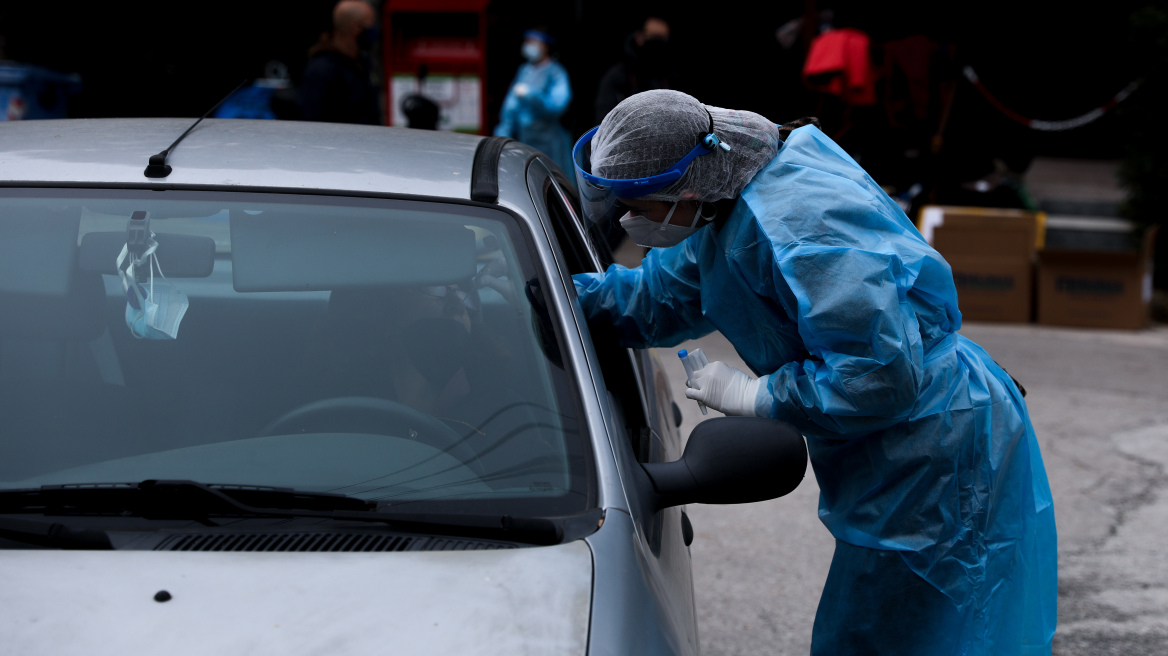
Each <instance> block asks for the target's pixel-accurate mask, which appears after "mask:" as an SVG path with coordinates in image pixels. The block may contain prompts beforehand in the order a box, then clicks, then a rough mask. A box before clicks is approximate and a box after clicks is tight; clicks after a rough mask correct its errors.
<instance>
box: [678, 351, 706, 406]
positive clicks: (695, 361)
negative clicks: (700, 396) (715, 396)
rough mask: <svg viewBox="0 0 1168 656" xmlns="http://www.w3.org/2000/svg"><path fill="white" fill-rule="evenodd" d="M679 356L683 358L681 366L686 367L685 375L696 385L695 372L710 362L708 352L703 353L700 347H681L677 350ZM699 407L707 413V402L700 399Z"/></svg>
mask: <svg viewBox="0 0 1168 656" xmlns="http://www.w3.org/2000/svg"><path fill="white" fill-rule="evenodd" d="M677 357H679V358H681V366H683V367H685V376H686V379H687V380H688V382H689V386H690V387H693V386H694V372H695V371H697V370H698V369H701V368H702V367H704V366H706V365H708V364H710V361H709V360H707V359H706V354H705V353H702V350H701V349H700V348H698V349H694V350H692V351H687V350H685V349H681V350H680V351H678V352H677ZM698 408H699V409H701V411H702V414H703V415H704V414H706V404H705V403H702V402H701V401H698Z"/></svg>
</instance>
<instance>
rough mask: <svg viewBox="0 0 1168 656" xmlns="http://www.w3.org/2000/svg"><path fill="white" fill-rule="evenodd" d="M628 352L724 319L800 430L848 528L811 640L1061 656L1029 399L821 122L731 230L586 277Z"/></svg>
mask: <svg viewBox="0 0 1168 656" xmlns="http://www.w3.org/2000/svg"><path fill="white" fill-rule="evenodd" d="M575 282H576V288H577V292H578V295H579V299H580V305H581V307H582V309H583V311H584V313H585V315H586V316H587V317H588V319H589V321H590V322H593V323H611V324H613V325H615V326H616V328H617V330H618V332H619V334H620V335H621V339H622V341H623V343H624V344H625V345H626V346H630V347H634V348H638V347H649V346H672V345H676V344H677V343H679V342H681V341H683V340H686V339H691V338H696V337H700V336H701V335H705V334H707V333H709V332H711V331H713V330H715V329H717V330H720V331H721V332H722V333H723V334H724V335H725V336H726V337H727V338H728V339H729V340H730V342H731V343H732V344H733V345H734V347H735V349H736V350H737V351H738V354H739V355H740V356H741V357H742V359H743V360H744V361H745V362H746V364H747V365H748V366H749V367H750V368H751V369H752V370H753V371H754V372H755V373H756V374H758V375H760V376H766V377H767V380H766V390H767V391H768V392H769V394H770V395H771V397H772V400H773V405H772V409H771V415H772V416H773V417H776V418H778V419H782V420H785V421H787V422H790V423H791V424H793V425H795V426H796V427H797V428H798V429H799V430H800V431H802V432H803V434H804V435H805V436H806V437H807V443H808V450H809V453H810V457H811V464H812V467H813V469H814V471H815V476H816V479H817V480H818V482H819V487H820V490H821V494H820V502H819V516H820V519H821V520H822V521H823V523H824V524H825V525H826V526H827V528H828V529H829V530H830V531H831V533H832V535H834V536H835V538H836V543H837V547H836V553H835V557H834V558H833V560H832V567H831V572H830V573H829V575H828V580H827V583H826V585H825V588H824V592H823V597H822V599H821V601H820V607H819V612H818V613H817V616H816V622H815V628H814V632H813V643H812V652H813V653H822V654H853V653H864V654H885V653H887V654H918V653H919V654H995V655H1008V654H1028V655H1029V654H1049V653H1050V649H1051V638H1052V637H1053V635H1054V629H1055V605H1056V595H1057V555H1056V541H1055V525H1054V508H1053V505H1052V501H1051V495H1050V488H1049V486H1048V484H1047V479H1046V473H1045V470H1044V469H1043V465H1042V456H1041V455H1040V454H1039V450H1038V444H1037V441H1036V439H1035V436H1034V430H1033V428H1032V427H1031V425H1030V419H1029V416H1028V414H1027V410H1026V404H1025V402H1024V401H1023V399H1022V396H1021V395H1020V393H1019V392H1018V389H1017V387H1016V386H1015V385H1014V384H1013V383H1012V381H1011V379H1010V377H1009V376H1008V375H1007V374H1006V373H1005V372H1004V371H1003V370H1002V368H1001V367H999V366H998V365H997V364H996V363H995V362H994V361H993V360H992V359H991V358H990V356H989V355H987V354H986V352H985V351H984V350H982V349H981V348H980V347H979V346H977V345H976V344H974V343H973V342H971V341H970V340H968V339H966V338H964V337H962V336H960V335H958V334H956V332H955V331H956V330H958V329H959V328H960V325H961V315H960V313H959V312H958V309H957V292H956V290H955V288H954V285H953V276H952V273H951V271H950V268H949V265H948V264H947V263H946V262H945V261H944V260H943V259H942V258H941V256H940V255H939V254H938V253H937V252H936V251H935V250H933V249H932V248H931V247H930V246H929V245H928V244H927V243H926V242H925V241H924V240H923V239H922V238H921V236H920V234H919V233H918V232H917V230H916V228H915V227H914V226H913V225H912V223H911V222H909V220H908V218H907V217H906V216H905V215H904V213H903V212H902V211H901V210H900V208H899V207H898V206H897V205H896V204H895V203H894V202H893V201H892V200H891V199H890V198H888V196H887V195H885V194H884V193H883V192H882V191H881V189H880V187H879V186H877V185H876V183H875V182H874V181H873V180H872V179H871V178H870V177H869V176H868V175H867V174H866V173H864V171H863V170H862V169H861V168H860V167H859V165H857V164H856V163H855V161H854V160H852V158H851V157H849V156H848V155H847V154H846V153H844V152H843V150H841V149H840V148H839V146H837V145H836V144H835V143H834V142H833V141H831V140H830V139H828V138H827V137H826V136H825V135H824V134H823V133H822V132H820V131H819V130H818V129H817V128H815V127H811V126H808V127H803V128H800V129H797V130H795V131H793V132H792V133H791V135H790V137H789V138H788V139H787V141H786V142H785V143H784V144H783V146H782V147H781V148H780V150H779V152H778V154H777V155H776V156H775V157H774V159H773V160H772V161H771V162H770V163H769V164H768V165H767V166H766V167H765V168H764V169H762V170H761V171H760V172H759V173H758V174H756V175H755V177H754V178H753V179H752V181H751V182H750V184H749V185H748V186H747V187H746V189H745V190H744V191H743V192H742V194H741V196H740V197H739V199H738V202H737V204H736V205H735V206H734V209H733V211H732V212H731V213H730V215H729V217H728V218H727V219H726V220H725V222H724V223H722V224H721V225H720V226H714V227H710V228H706V229H703V230H700V231H698V232H697V233H695V234H694V235H692V236H691V237H689V238H688V239H687V240H686V241H685V242H683V243H681V244H679V245H677V246H674V247H673V248H669V249H663V250H658V249H654V250H651V251H649V254H648V255H647V257H646V258H645V259H644V261H643V262H642V264H641V266H640V267H637V268H635V269H626V268H624V267H622V266H619V265H613V266H611V267H609V269H608V271H607V272H606V273H604V274H582V275H577V276H576V277H575Z"/></svg>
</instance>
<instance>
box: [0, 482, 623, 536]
mask: <svg viewBox="0 0 1168 656" xmlns="http://www.w3.org/2000/svg"><path fill="white" fill-rule="evenodd" d="M600 512H601V511H599V510H597V511H594V512H591V513H585V515H587V517H585V516H584V515H581V516H569V517H559V518H549V517H514V516H511V515H482V514H441V513H409V512H397V513H390V512H385V511H378V510H377V504H376V503H375V502H373V501H366V500H363V499H356V498H353V497H347V496H344V495H340V494H331V493H325V492H300V491H297V490H293V489H290V488H270V487H258V486H256V487H251V486H227V485H207V484H204V483H198V482H196V481H166V480H146V481H142V482H140V483H107V484H91V485H45V486H42V487H40V488H33V489H21V490H5V491H0V515H2V514H16V513H39V514H43V515H46V516H62V515H73V516H77V515H123V516H127V515H128V516H137V517H144V518H146V519H193V520H196V521H200V522H203V523H210V521H209V520H210V518H211V517H213V516H220V517H222V516H228V517H296V518H301V517H317V518H321V519H329V520H337V521H358V522H379V523H383V524H386V525H388V526H390V527H391V528H394V529H399V530H403V531H409V532H411V533H438V534H443V535H461V536H467V537H483V538H493V539H502V540H509V541H514V542H524V543H528V544H558V543H559V542H560V541H561V540H562V539H563V537H564V529H565V526H570V527H571V528H575V527H576V525H579V524H581V522H583V523H589V522H591V524H592V525H593V526H595V525H596V522H597V521H598V519H599V518H600V517H601V516H602V515H601V514H598V513H600ZM594 514H595V515H596V517H595V518H593V517H592V515H594ZM573 532H575V531H573Z"/></svg>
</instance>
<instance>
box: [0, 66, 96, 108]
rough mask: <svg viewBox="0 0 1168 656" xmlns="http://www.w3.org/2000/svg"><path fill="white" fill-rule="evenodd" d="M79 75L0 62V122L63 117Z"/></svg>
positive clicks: (79, 81)
mask: <svg viewBox="0 0 1168 656" xmlns="http://www.w3.org/2000/svg"><path fill="white" fill-rule="evenodd" d="M80 92H81V76H80V75H77V74H75V73H74V74H71V75H69V74H65V73H58V72H56V71H51V70H49V69H47V68H41V67H40V66H31V65H29V64H16V63H12V62H0V121H19V120H32V119H42V118H66V117H67V116H68V115H69V99H70V98H72V97H73V96H76V95H77V94H78V93H80Z"/></svg>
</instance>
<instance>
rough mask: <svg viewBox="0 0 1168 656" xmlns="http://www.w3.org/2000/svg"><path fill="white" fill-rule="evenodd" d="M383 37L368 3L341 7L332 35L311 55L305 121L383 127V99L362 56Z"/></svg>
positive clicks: (303, 90)
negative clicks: (380, 108) (379, 107)
mask: <svg viewBox="0 0 1168 656" xmlns="http://www.w3.org/2000/svg"><path fill="white" fill-rule="evenodd" d="M379 38H380V37H379V36H378V33H377V15H376V13H375V12H374V11H373V8H372V7H371V6H369V4H368V3H366V2H362V0H341V2H338V3H337V5H336V7H335V8H334V9H333V29H332V31H330V32H327V33H325V34H322V35H321V37H320V39H319V40H318V41H317V42H316V45H314V46H312V48H311V49H310V50H309V52H308V57H309V59H308V64H307V65H306V66H305V67H304V78H303V80H302V81H301V84H300V109H301V118H302V119H303V120H305V121H326V122H330V123H365V124H369V125H380V124H381V119H380V113H379V112H378V110H377V96H378V94H377V92H376V89H374V88H373V86H372V85H371V84H370V82H369V69H368V68H367V65H366V64H365V62H363V61H362V56H361V55H362V50H363V49H364V50H369V49H370V48H371V47H372V46H373V44H374V43H375V42H377V41H378V39H379Z"/></svg>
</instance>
